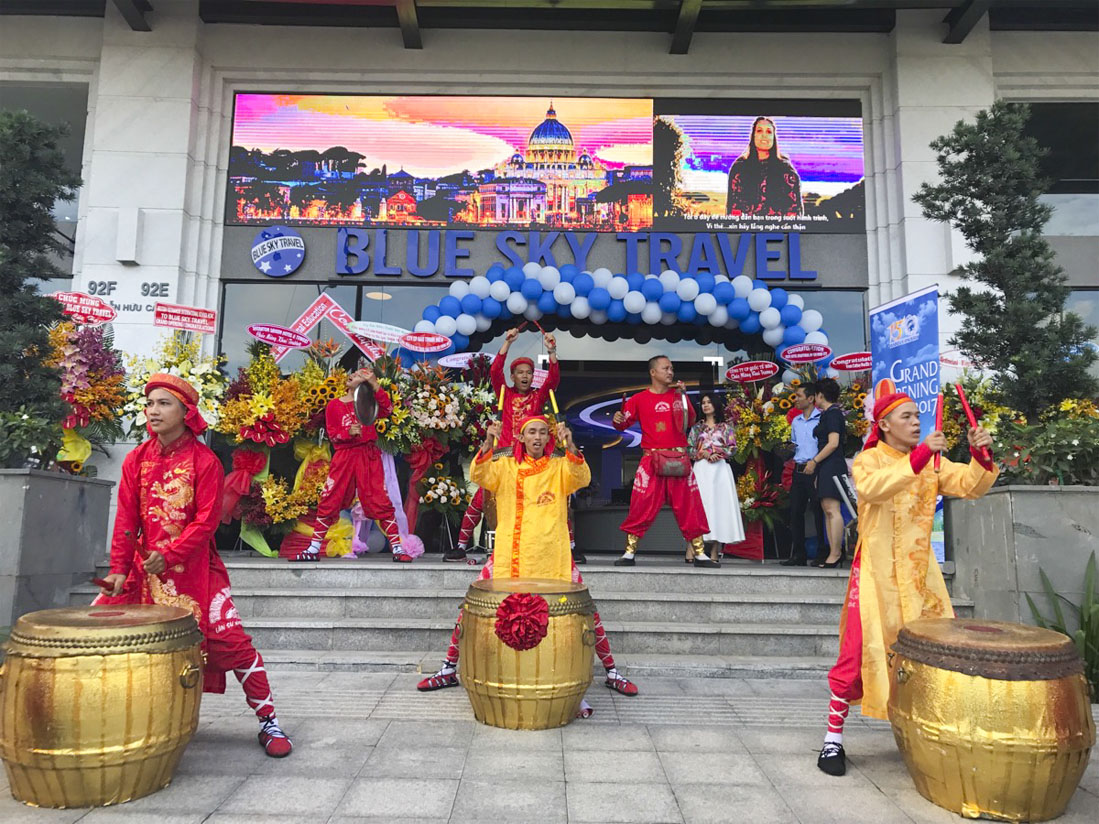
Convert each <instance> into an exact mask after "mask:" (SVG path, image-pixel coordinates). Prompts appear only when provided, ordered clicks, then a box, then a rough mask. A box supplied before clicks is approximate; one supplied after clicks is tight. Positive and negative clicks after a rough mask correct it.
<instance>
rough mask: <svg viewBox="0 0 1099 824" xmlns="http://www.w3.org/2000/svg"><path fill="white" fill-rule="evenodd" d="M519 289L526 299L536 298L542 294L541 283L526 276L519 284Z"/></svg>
mask: <svg viewBox="0 0 1099 824" xmlns="http://www.w3.org/2000/svg"><path fill="white" fill-rule="evenodd" d="M513 291H514V290H513ZM519 291H520V293H522V295H523V297H525V298H526V299H527V300H538V298H540V297H541V296H542V284H541V283H539V282H538V281H537V280H536V279H535V278H527V279H526V280H524V281H523V283H522V284H521V285H520V286H519Z"/></svg>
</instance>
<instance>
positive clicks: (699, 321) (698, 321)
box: [691, 311, 710, 326]
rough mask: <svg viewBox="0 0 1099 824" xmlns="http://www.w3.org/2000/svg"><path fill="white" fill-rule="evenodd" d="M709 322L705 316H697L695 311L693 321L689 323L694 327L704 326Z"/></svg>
mask: <svg viewBox="0 0 1099 824" xmlns="http://www.w3.org/2000/svg"><path fill="white" fill-rule="evenodd" d="M709 322H710V319H709V318H707V317H706V316H705V315H700V314H698V313H697V311H696V313H695V319H694V320H693V321H691V323H693V324H694V325H695V326H705V325H706V324H707V323H709Z"/></svg>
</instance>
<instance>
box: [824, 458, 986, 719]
mask: <svg viewBox="0 0 1099 824" xmlns="http://www.w3.org/2000/svg"><path fill="white" fill-rule="evenodd" d="M998 474H999V470H998V469H996V467H995V466H993V469H992V470H991V471H989V470H986V469H985V468H984V467H982V466H981V465H980V464H979V463H978V462H977V461H976V460H970V461H969V463H968V464H959V463H953V462H952V461H949V460H947V459H946V458H945V457H944V458H943V459H942V466H941V467H940V470H939V473H938V474H936V473H935V470H934V467H933V463H928V464H927V466H925V467H924V468H923V471H921V472H920V474H919V475H917V474H916V473H915V472H913V470H912V465H911V463H910V462H909V459H908V454H907V453H903V452H899V451H897V450H896V449H893V448H892V447H891V446H888V445H887V444H885V443H884V442H879V443H878V445H877V446H875V447H874V448H873V449H868V450H866V451H865V452H861V453H859V455H858V456H857V457H856V458H855V464H854V470H853V475H854V480H855V490H856V492H857V493H858V498H859V540H860V547H861V548H860V550H859V553H860V556H861V561H860V567H859V569H857V570H852V574H851V580H850V582H849V583H848V597H850V596H851V594H852V590H854V591H855V592H857V597H858V603H859V613H860V616H861V619H862V620H861V623H862V684H863V697H862V714H863V715H868V716H870V717H871V718H888V715H887V709H886V708H887V704H888V702H889V668H888V653H889V650H890V648H891V647H892V646H893V642H894V641H896V640H897V633H898V632H899V631H900V628H901V627H902V626H904V625H905V624H906V623H908V622H909V621H913V620H915V619H917V618H953V617H954V609H953V607H951V605H950V596H949V594H948V593H947V591H946V583H945V581H944V580H943V574H942V570H940V569H939V564H938V563H937V562H936V561H935V557H934V555H933V554H932V552H931V522H932V520H933V518H934V517H935V498H936V496H937V495H948V496H952V497H956V498H970V499H972V498H979V497H981V496H982V495H984V494H985V493H986V492H988V490H989V489H991V487H992V484H993V482H994V481H995V480H996V476H997V475H998ZM856 573H857V574H856ZM860 579H861V585H860ZM845 603H847V602H846V601H845ZM846 617H847V610H846V609H845V610H844V611H843V619H844V620H845V619H846ZM841 637H842V621H841Z"/></svg>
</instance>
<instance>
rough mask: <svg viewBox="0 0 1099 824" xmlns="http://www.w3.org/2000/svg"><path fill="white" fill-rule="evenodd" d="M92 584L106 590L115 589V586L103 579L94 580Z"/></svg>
mask: <svg viewBox="0 0 1099 824" xmlns="http://www.w3.org/2000/svg"><path fill="white" fill-rule="evenodd" d="M92 583H93V584H95V585H96V586H97V587H103V589H106V590H112V589H114V584H112V583H110V582H109V581H106V580H104V579H103V578H92Z"/></svg>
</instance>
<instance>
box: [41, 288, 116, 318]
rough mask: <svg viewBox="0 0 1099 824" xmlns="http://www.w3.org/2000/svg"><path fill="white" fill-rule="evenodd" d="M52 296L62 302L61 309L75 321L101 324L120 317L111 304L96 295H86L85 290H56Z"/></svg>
mask: <svg viewBox="0 0 1099 824" xmlns="http://www.w3.org/2000/svg"><path fill="white" fill-rule="evenodd" d="M50 297H52V298H54V299H56V300H58V301H60V302H61V311H62V312H64V313H65V316H66V317H68V318H70V319H71V320H72V321H73V323H80V324H83V325H84V326H99V325H100V324H103V323H110V322H111V321H112V320H114V319H115V318H116V317H118V312H116V311H115V310H114V308H113V307H112V306H111V304H109V303H107V301H105V300H103V298H97V297H95V296H94V295H85V294H84V293H83V292H54V293H53V294H52V295H51V296H50Z"/></svg>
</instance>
